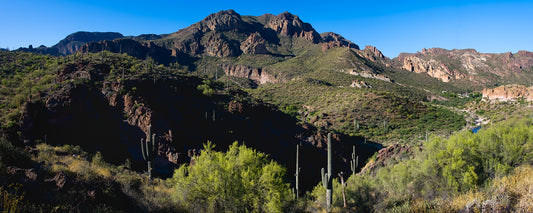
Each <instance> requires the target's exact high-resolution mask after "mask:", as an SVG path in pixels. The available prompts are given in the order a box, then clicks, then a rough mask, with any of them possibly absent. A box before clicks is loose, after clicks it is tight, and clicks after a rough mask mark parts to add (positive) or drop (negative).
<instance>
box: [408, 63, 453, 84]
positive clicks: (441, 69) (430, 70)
mask: <svg viewBox="0 0 533 213" xmlns="http://www.w3.org/2000/svg"><path fill="white" fill-rule="evenodd" d="M402 68H403V69H405V70H408V71H411V72H416V73H426V74H428V75H429V76H431V77H434V78H438V79H440V80H441V81H443V82H449V81H450V79H452V78H453V77H452V76H451V72H450V70H449V69H448V67H446V65H444V64H442V63H439V62H437V61H436V60H429V61H425V60H421V59H420V58H417V57H405V58H404V59H403V66H402ZM454 77H457V78H459V76H454Z"/></svg>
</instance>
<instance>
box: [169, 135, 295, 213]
mask: <svg viewBox="0 0 533 213" xmlns="http://www.w3.org/2000/svg"><path fill="white" fill-rule="evenodd" d="M213 147H214V146H213V145H212V144H211V143H210V142H208V143H207V144H206V145H204V148H205V149H204V150H203V151H202V153H201V154H200V156H197V157H195V158H194V163H193V164H191V165H190V166H189V165H183V166H181V167H180V168H179V169H178V170H176V171H175V173H174V176H173V177H172V179H171V180H170V182H171V183H172V185H173V186H174V196H175V198H176V199H177V200H178V202H179V203H181V204H183V205H184V206H186V207H187V208H188V209H189V210H190V211H193V212H245V211H246V212H282V211H283V209H284V207H286V205H287V204H288V203H289V202H290V201H291V193H290V190H289V185H288V184H287V183H285V182H284V179H283V178H284V175H285V169H284V168H283V167H282V166H280V165H279V164H277V163H275V162H273V161H271V160H269V159H268V157H267V155H265V154H263V153H260V152H257V151H255V150H253V149H251V148H247V147H246V146H244V145H238V144H237V142H235V143H234V144H233V145H231V146H230V147H229V150H228V151H227V152H225V153H222V152H216V151H213V149H212V148H213Z"/></svg>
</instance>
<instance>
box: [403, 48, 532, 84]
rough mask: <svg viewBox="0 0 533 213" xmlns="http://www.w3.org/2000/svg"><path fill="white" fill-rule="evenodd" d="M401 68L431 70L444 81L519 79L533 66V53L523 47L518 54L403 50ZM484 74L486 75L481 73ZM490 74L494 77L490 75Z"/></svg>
mask: <svg viewBox="0 0 533 213" xmlns="http://www.w3.org/2000/svg"><path fill="white" fill-rule="evenodd" d="M397 62H398V64H397V66H398V68H402V69H405V70H409V71H412V72H417V73H427V74H428V75H430V76H432V77H435V78H438V79H440V80H441V81H444V82H448V81H450V80H453V79H467V80H469V81H473V82H476V83H486V82H491V81H492V80H493V79H491V78H494V77H498V78H501V77H508V78H513V77H515V79H520V77H518V78H516V74H517V73H518V74H521V73H522V72H523V71H527V70H529V69H531V68H532V67H533V53H531V52H527V51H519V52H518V53H516V54H512V53H510V52H509V53H502V54H487V53H479V52H477V51H476V50H474V49H463V50H457V49H454V50H445V49H441V48H432V49H423V50H422V52H418V53H412V54H411V53H401V54H400V55H399V56H398V58H397ZM480 74H484V75H480ZM487 74H488V75H487ZM487 76H490V77H487Z"/></svg>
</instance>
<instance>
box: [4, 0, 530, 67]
mask: <svg viewBox="0 0 533 213" xmlns="http://www.w3.org/2000/svg"><path fill="white" fill-rule="evenodd" d="M0 8H2V10H1V11H2V12H0V27H1V29H2V31H1V33H0V48H10V49H16V48H18V47H21V46H23V47H27V46H28V45H30V44H32V45H33V46H34V47H36V46H39V45H41V44H44V45H46V46H52V45H54V44H56V43H57V42H58V41H59V40H61V39H63V38H64V37H66V36H67V35H68V34H70V33H73V32H76V31H99V32H120V33H122V34H124V35H139V34H143V33H155V34H164V33H172V32H175V31H177V30H179V29H181V28H185V27H187V26H189V25H191V24H193V23H195V22H198V21H200V20H202V19H203V18H204V17H205V16H207V15H209V14H211V13H215V12H218V11H220V10H227V9H234V10H235V11H236V12H237V13H239V14H241V15H254V16H259V15H262V14H265V13H272V14H279V13H282V12H284V11H289V12H291V13H292V14H295V15H298V16H299V17H300V18H301V19H302V20H303V21H304V22H308V23H310V24H311V25H313V27H314V28H315V29H316V30H317V31H318V32H320V33H322V32H328V31H331V32H336V33H339V34H341V35H343V36H344V37H345V38H347V39H349V40H351V41H353V42H354V43H356V44H358V45H359V46H360V47H361V48H364V46H366V45H372V46H375V47H377V48H378V49H380V50H381V51H382V52H383V53H384V54H385V55H386V56H387V57H391V58H393V57H396V56H397V55H398V54H399V53H400V52H417V51H420V50H421V49H422V48H431V47H441V48H446V49H464V48H474V49H477V50H478V51H480V52H486V53H502V52H509V51H511V52H517V51H518V50H528V51H533V36H532V35H533V1H512V0H511V1H501V0H500V1H476V0H472V1H439V0H435V1H427V0H425V1H379V0H375V1H343V0H337V1H324V0H321V1H313V0H310V1H286V0H285V1H276V0H272V1H220V0H219V1H198V0H196V1H195V0H187V1H182V0H174V1H137V0H129V1H123V0H117V1H113V0H91V1H77V0H73V1H66V0H50V1H47V0H40V1H35V0H16V1H13V0H0Z"/></svg>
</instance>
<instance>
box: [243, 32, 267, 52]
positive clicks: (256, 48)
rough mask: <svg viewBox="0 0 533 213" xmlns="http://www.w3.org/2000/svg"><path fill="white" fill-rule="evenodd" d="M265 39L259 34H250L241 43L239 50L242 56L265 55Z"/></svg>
mask: <svg viewBox="0 0 533 213" xmlns="http://www.w3.org/2000/svg"><path fill="white" fill-rule="evenodd" d="M265 42H266V41H265V39H263V38H262V37H261V34H259V33H252V34H251V35H250V36H248V38H247V39H246V40H245V41H244V42H242V43H241V50H242V52H243V53H244V54H267V53H268V50H267V48H266V45H265Z"/></svg>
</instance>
